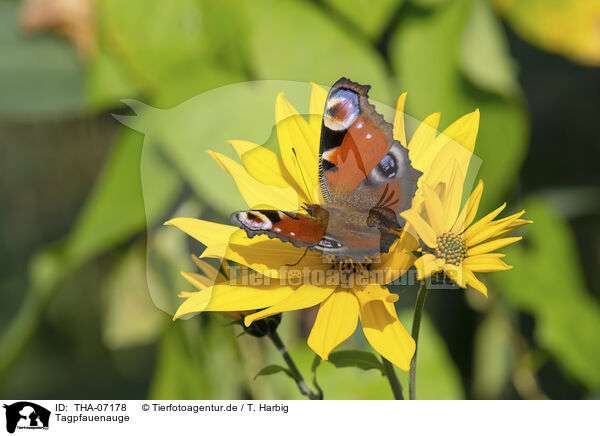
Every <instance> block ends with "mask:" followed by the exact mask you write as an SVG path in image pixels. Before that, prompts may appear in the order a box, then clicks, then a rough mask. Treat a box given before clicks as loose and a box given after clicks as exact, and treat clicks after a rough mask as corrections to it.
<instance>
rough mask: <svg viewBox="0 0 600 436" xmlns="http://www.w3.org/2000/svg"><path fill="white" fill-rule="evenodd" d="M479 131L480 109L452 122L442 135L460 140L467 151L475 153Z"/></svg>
mask: <svg viewBox="0 0 600 436" xmlns="http://www.w3.org/2000/svg"><path fill="white" fill-rule="evenodd" d="M478 131H479V109H475V110H474V111H473V112H471V113H469V114H466V115H464V116H462V117H461V118H459V119H458V120H456V121H455V122H454V123H452V124H451V125H450V126H449V127H448V128H447V129H446V130H444V131H443V132H442V135H444V136H447V137H448V138H451V139H452V140H454V141H456V142H458V143H459V144H460V145H462V146H463V147H464V148H465V149H466V150H467V151H470V152H471V153H473V151H474V150H475V140H476V139H477V132H478Z"/></svg>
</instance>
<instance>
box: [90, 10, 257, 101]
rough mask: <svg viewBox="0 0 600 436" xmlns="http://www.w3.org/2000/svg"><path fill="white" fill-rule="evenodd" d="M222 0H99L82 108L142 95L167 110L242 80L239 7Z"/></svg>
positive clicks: (243, 68)
mask: <svg viewBox="0 0 600 436" xmlns="http://www.w3.org/2000/svg"><path fill="white" fill-rule="evenodd" d="M229 2H230V4H229V5H227V4H225V3H224V2H219V4H218V6H216V5H215V4H213V2H204V1H197V0H174V1H172V2H170V3H169V4H168V5H167V4H165V3H164V2H163V1H161V0H131V1H128V2H126V3H122V2H120V1H118V0H103V1H101V2H99V5H98V7H97V9H96V13H97V19H96V22H97V23H98V32H97V33H98V50H97V51H96V53H95V54H94V57H93V58H92V61H91V65H90V69H91V72H90V80H89V82H88V95H87V99H88V103H89V104H90V106H91V107H93V108H94V109H96V110H98V109H102V108H104V107H109V106H110V105H115V104H117V102H118V101H119V100H121V99H124V98H134V97H136V96H138V95H139V94H140V93H143V94H144V95H145V96H150V98H151V100H152V102H153V103H154V104H156V105H159V106H161V107H170V106H173V105H175V104H177V103H180V102H181V101H184V100H186V99H188V98H191V97H193V96H194V95H197V94H199V93H201V92H204V91H207V90H209V89H212V88H216V87H219V86H223V85H226V84H229V83H233V82H238V81H243V80H244V79H245V78H246V76H247V74H246V72H245V71H246V70H247V68H246V65H245V61H244V59H245V58H246V56H245V54H244V53H245V49H244V47H245V43H244V41H245V39H246V38H243V37H240V33H241V32H242V30H243V28H244V25H243V24H242V20H241V8H240V7H239V5H237V4H234V2H232V1H231V0H229ZM228 6H229V7H228ZM231 35H235V37H232V36H231Z"/></svg>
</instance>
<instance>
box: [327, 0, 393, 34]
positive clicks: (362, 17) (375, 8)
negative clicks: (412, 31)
mask: <svg viewBox="0 0 600 436" xmlns="http://www.w3.org/2000/svg"><path fill="white" fill-rule="evenodd" d="M324 3H326V4H327V5H328V6H329V7H330V8H332V9H333V10H334V11H335V12H336V13H338V14H340V15H342V16H343V17H344V18H345V19H346V20H348V21H349V22H350V23H352V25H354V26H356V28H357V29H359V30H360V31H361V32H363V33H364V34H365V35H366V36H367V37H368V38H369V39H370V40H372V41H376V40H377V39H378V38H379V37H380V36H381V32H383V31H384V30H385V27H386V25H387V24H388V22H389V21H390V19H392V17H393V16H394V13H395V12H396V10H397V9H398V7H399V6H400V5H401V4H402V3H404V0H382V1H378V2H365V1H361V0H325V2H324ZM340 22H341V23H342V25H344V24H345V23H344V21H343V20H340Z"/></svg>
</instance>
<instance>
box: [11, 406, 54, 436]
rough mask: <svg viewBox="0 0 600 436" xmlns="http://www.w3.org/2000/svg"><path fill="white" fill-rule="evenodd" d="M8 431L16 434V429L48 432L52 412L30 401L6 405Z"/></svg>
mask: <svg viewBox="0 0 600 436" xmlns="http://www.w3.org/2000/svg"><path fill="white" fill-rule="evenodd" d="M4 408H5V409H6V431H8V432H9V433H14V432H15V430H16V429H19V430H21V429H28V430H35V429H37V430H40V429H43V430H47V429H48V424H49V423H50V411H49V410H48V409H46V408H44V407H42V406H40V405H38V404H35V403H31V402H29V401H19V402H17V403H13V404H10V405H8V404H5V405H4Z"/></svg>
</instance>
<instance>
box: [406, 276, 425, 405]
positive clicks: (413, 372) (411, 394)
mask: <svg viewBox="0 0 600 436" xmlns="http://www.w3.org/2000/svg"><path fill="white" fill-rule="evenodd" d="M426 298H427V286H426V285H425V281H422V282H421V287H420V288H419V293H418V294H417V302H416V304H415V314H414V317H413V325H412V337H413V339H414V340H415V354H414V356H413V358H412V360H411V361H410V369H409V371H408V398H409V399H411V400H416V399H417V349H418V347H419V329H420V328H421V317H422V316H423V307H424V306H425V299H426Z"/></svg>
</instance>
